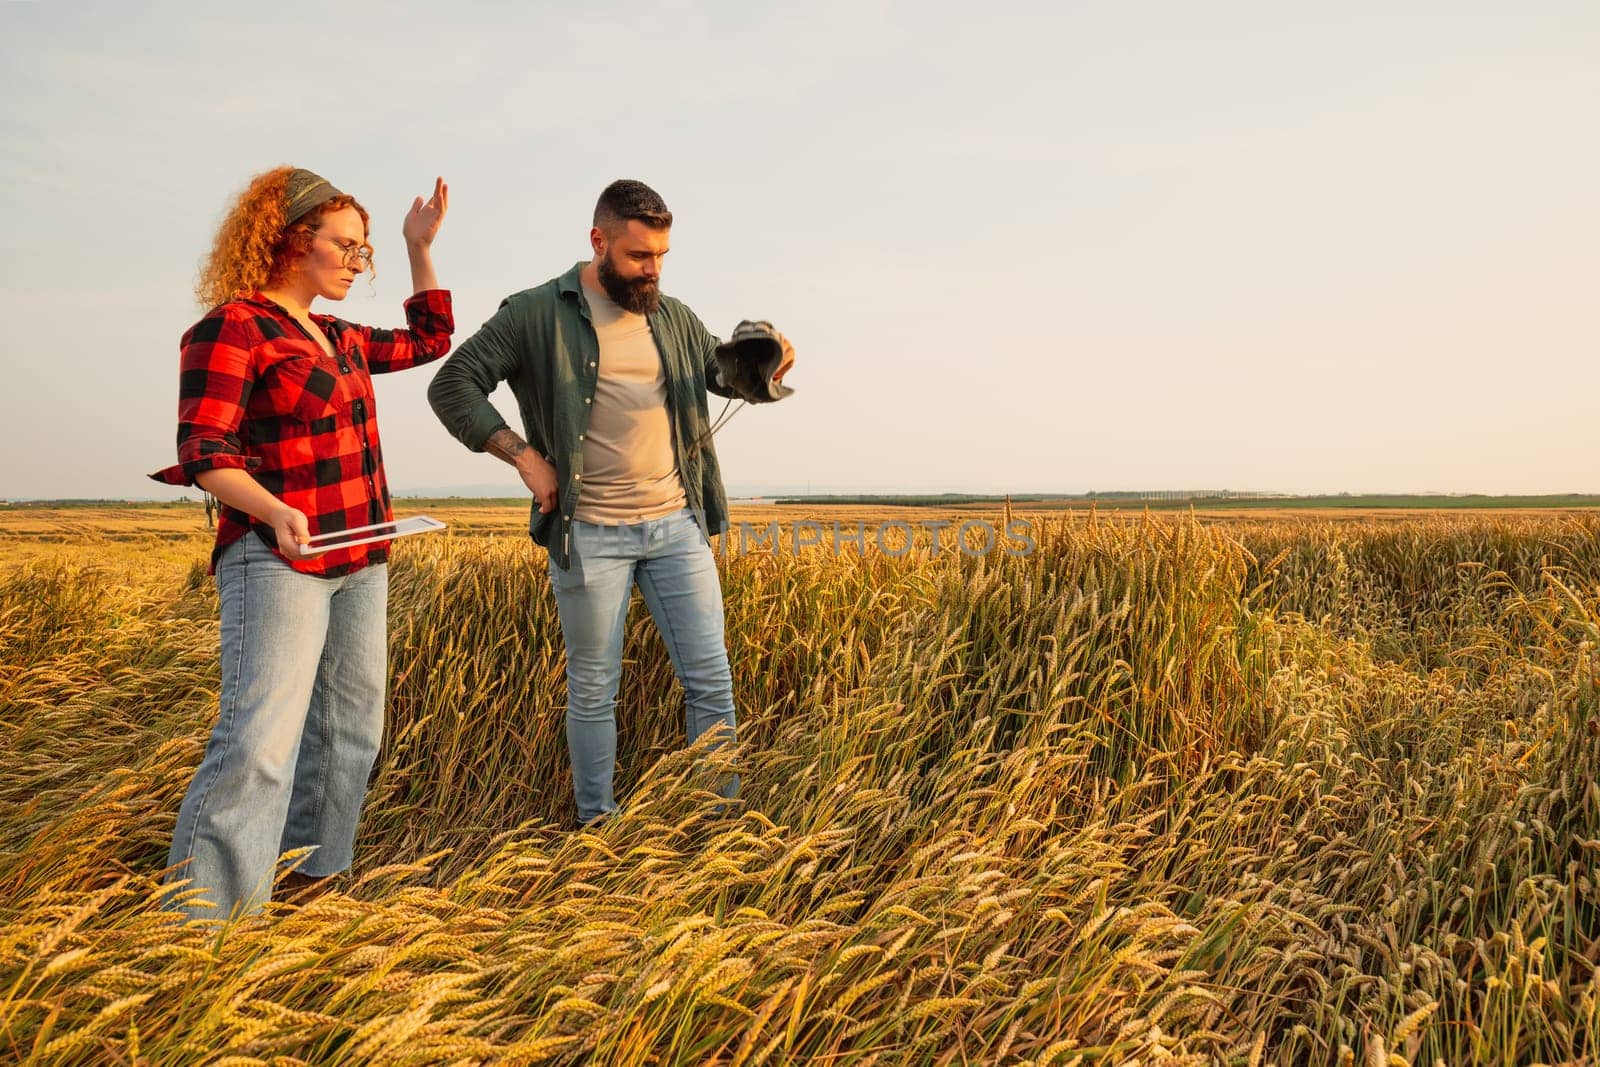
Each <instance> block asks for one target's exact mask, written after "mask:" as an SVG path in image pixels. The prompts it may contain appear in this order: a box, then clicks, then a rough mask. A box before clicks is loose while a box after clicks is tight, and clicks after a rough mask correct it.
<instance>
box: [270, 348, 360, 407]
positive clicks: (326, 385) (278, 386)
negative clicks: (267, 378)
mask: <svg viewBox="0 0 1600 1067" xmlns="http://www.w3.org/2000/svg"><path fill="white" fill-rule="evenodd" d="M326 362H327V361H326V360H324V359H321V358H319V357H317V356H311V355H303V356H302V355H295V356H290V357H288V358H285V359H282V360H279V361H278V362H277V363H276V364H274V365H273V367H272V372H271V373H272V384H271V389H270V393H271V397H272V406H273V409H274V411H275V412H276V413H277V414H280V415H289V416H292V417H293V418H295V419H297V420H299V421H300V422H305V423H316V422H322V421H324V420H327V419H331V418H335V417H336V416H338V415H339V413H340V412H342V411H343V410H344V409H345V408H347V407H349V404H350V401H349V397H348V396H347V395H346V394H345V390H344V388H343V383H342V382H341V381H340V378H341V377H343V376H342V375H340V374H338V373H336V372H335V371H334V370H332V369H330V368H329V367H327V366H325V365H324V364H325V363H326Z"/></svg>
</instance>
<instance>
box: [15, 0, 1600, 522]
mask: <svg viewBox="0 0 1600 1067" xmlns="http://www.w3.org/2000/svg"><path fill="white" fill-rule="evenodd" d="M1597 56H1600V3H1596V2H1594V0H1571V2H1565V3H1563V2H1555V0H1550V2H1538V0H1521V2H1517V3H1511V2H1501V3H1497V4H1484V3H1471V2H1456V0H1451V2H1439V3H1428V4H1421V3H1405V2H1395V3H1388V2H1385V3H1368V2H1342V3H1338V4H1334V3H1315V4H1313V3H1281V2H1249V3H1245V2H1229V3H1162V4H1156V3H1116V4H1110V3H1101V4H1083V3H1049V4H1046V3H1040V4H1007V3H991V4H973V3H970V2H965V3H959V4H953V3H926V2H924V3H904V4H894V3H870V2H867V3H863V2H851V3H847V4H844V3H841V4H831V5H823V4H812V5H804V6H797V7H795V8H792V9H790V10H789V11H787V12H786V13H785V12H780V11H767V10H764V9H762V8H761V7H760V6H758V5H753V4H748V3H740V4H735V3H715V4H711V3H708V4H694V3H657V4H651V5H628V6H627V7H626V9H622V8H619V7H618V6H617V5H579V4H570V3H569V4H545V3H527V4H513V3H484V4H471V3H467V4H463V5H460V6H459V7H450V6H446V5H442V4H437V3H435V4H426V5H410V4H390V3H385V4H363V3H349V4H341V5H326V4H293V3H280V4H273V5H259V4H258V5H252V7H251V8H250V9H249V11H248V12H247V13H229V12H227V11H225V10H223V5H198V4H195V5H176V4H154V3H138V4H128V3H98V4H85V3H74V2H67V0H63V2H51V3H43V2H39V3H32V2H14V0H13V2H5V3H3V4H0V96H3V98H4V99H5V100H6V107H5V112H4V116H3V118H0V191H3V194H4V203H5V213H6V216H7V219H6V223H5V225H4V226H3V227H0V232H3V237H0V240H3V242H4V244H3V246H0V252H3V255H0V322H3V323H4V326H5V329H4V338H3V341H0V366H3V369H4V379H5V383H6V384H5V387H4V389H3V390H0V497H14V498H15V497H45V498H49V497H90V496H93V497H122V496H136V497H155V498H163V499H171V498H175V497H176V496H178V495H180V491H179V490H175V489H169V488H163V487H161V486H158V485H157V484H156V483H154V482H151V481H148V480H147V479H146V478H145V477H144V475H145V474H146V472H149V471H152V470H155V469H157V468H159V467H162V466H164V465H166V464H168V463H171V462H173V459H174V446H173V436H174V431H175V425H176V423H175V419H176V396H177V361H178V347H177V342H178V338H179V336H180V335H181V334H182V332H183V331H184V329H185V328H186V327H187V326H188V325H189V324H190V323H192V322H193V321H194V320H195V319H196V318H198V317H199V315H200V313H201V311H202V310H203V309H201V308H199V307H198V306H197V305H196V304H195V302H194V297H193V280H194V276H195V271H196V266H197V263H198V261H199V258H200V256H201V254H202V253H203V252H204V251H205V249H206V248H207V246H208V245H209V243H210V239H211V235H212V233H213V231H214V228H215V226H216V224H217V222H218V220H219V219H220V217H221V215H222V213H223V211H224V209H225V207H226V205H227V203H228V201H229V199H230V198H231V197H232V196H233V195H234V194H235V193H236V192H237V191H238V190H239V189H240V188H241V187H242V186H243V185H244V183H245V182H246V181H247V180H248V179H249V177H250V176H251V175H253V174H255V173H257V172H259V171H261V170H264V169H267V168H269V167H272V166H276V165H279V164H282V163H291V164H294V165H297V166H303V167H307V168H310V169H312V170H315V171H318V172H319V173H321V174H323V175H325V176H327V177H328V178H329V179H330V180H331V181H333V182H334V183H335V184H336V185H338V186H340V187H342V188H344V189H346V190H347V191H349V192H351V193H353V194H355V195H356V196H357V197H358V198H360V199H361V201H362V202H363V203H364V204H365V205H366V206H367V208H368V209H369V210H370V211H371V212H372V214H373V227H374V229H373V243H374V244H375V245H376V246H377V249H378V269H379V277H378V279H377V281H376V282H375V283H374V284H373V285H372V286H370V287H369V286H368V285H367V283H366V282H365V281H358V283H357V285H356V288H355V289H354V290H353V291H352V294H351V296H350V298H349V299H347V300H346V301H344V302H343V303H342V305H337V306H336V305H331V304H327V303H324V304H322V305H320V306H319V308H318V310H322V311H328V312H332V313H336V314H339V315H341V316H343V317H345V318H349V319H352V320H355V321H359V322H368V323H371V324H374V325H397V324H400V323H401V322H402V321H403V319H402V316H401V311H400V304H401V301H402V300H403V299H404V298H405V297H406V296H407V295H409V292H410V284H409V274H408V271H407V269H406V264H405V253H404V249H403V248H402V246H401V242H400V238H399V231H400V222H401V217H402V214H403V212H404V210H405V209H406V208H407V207H408V206H409V204H410V202H411V198H412V197H413V196H415V195H417V194H426V193H427V191H428V190H429V189H430V188H431V184H432V180H433V176H434V175H435V174H442V175H444V177H445V178H446V180H448V181H449V183H450V187H451V210H450V215H449V217H448V219H447V220H446V221H445V224H444V229H443V232H442V233H441V234H440V237H439V239H438V242H437V244H436V245H435V261H436V263H437V265H438V269H439V274H440V277H441V279H442V282H443V284H444V285H445V286H446V287H448V288H450V289H451V290H452V291H453V292H454V294H455V307H456V317H457V335H456V336H457V340H458V341H459V340H464V339H465V338H466V337H468V336H470V335H471V334H472V332H473V331H474V330H475V329H476V328H477V327H478V326H479V325H480V324H481V323H482V322H483V321H484V320H485V319H486V318H487V317H488V316H489V315H491V314H492V313H493V311H494V309H495V307H496V306H497V305H498V303H499V301H500V299H501V298H502V297H504V296H505V295H507V294H509V293H512V292H515V291H517V290H520V289H524V288H528V287H530V286H534V285H538V284H540V283H542V282H544V281H546V280H548V279H549V278H551V277H553V276H554V275H556V274H559V273H561V272H562V271H564V270H565V269H566V268H568V267H570V266H571V265H572V264H573V263H574V262H576V261H578V260H579V259H585V258H587V257H588V239H587V234H588V227H589V216H590V213H591V211H592V210H593V205H594V199H595V197H596V195H597V194H598V193H599V191H600V189H601V188H603V187H604V186H605V184H606V183H607V182H609V181H610V180H612V179H614V178H619V177H632V178H639V179H642V180H644V181H646V182H648V183H650V184H651V185H652V186H654V187H655V188H656V189H657V190H658V191H659V192H660V193H661V194H662V195H663V196H664V197H665V198H666V200H667V203H668V205H669V206H670V207H671V208H672V210H673V212H674V214H675V216H676V219H677V222H676V225H675V226H674V228H673V233H672V252H671V254H670V255H669V256H668V258H667V261H666V268H665V273H664V276H663V288H664V289H665V291H667V292H669V293H671V294H672V295H674V296H677V297H679V298H680V299H682V300H684V301H685V302H687V303H688V304H689V305H690V306H691V307H692V308H694V309H695V310H696V311H697V312H698V313H699V315H700V316H701V318H703V319H704V320H705V321H706V323H707V324H708V325H709V326H710V327H711V328H712V329H713V330H714V331H716V332H719V333H723V334H726V333H727V332H729V331H731V330H732V328H733V326H734V324H735V323H736V322H738V321H739V320H740V319H742V318H766V319H770V320H772V321H773V322H774V323H776V324H777V325H778V327H779V328H780V329H782V330H783V331H784V332H785V333H787V334H788V335H789V337H790V338H791V339H792V340H793V341H794V343H795V346H796V349H797V352H798V362H797V365H796V368H795V370H794V372H793V373H792V375H791V376H790V378H789V379H788V380H789V383H790V384H791V385H793V386H794V387H795V389H796V393H795V395H794V396H793V397H792V398H790V399H788V400H786V401H784V402H782V403H781V404H777V405H771V406H765V407H750V408H746V409H745V410H744V411H742V412H740V414H739V416H738V417H737V418H736V419H734V421H733V422H732V423H731V425H730V426H729V428H728V429H727V430H725V431H724V432H723V433H722V434H721V435H720V436H719V437H718V440H717V450H718V453H719V455H720V457H721V459H722V463H723V467H724V473H725V476H726V480H727V482H728V484H729V488H730V489H731V490H733V491H734V492H736V493H748V492H754V491H761V490H768V491H782V490H794V489H804V488H807V487H810V488H812V489H813V490H817V491H822V490H830V491H832V490H862V491H867V490H872V491H940V490H948V491H981V492H1005V491H1010V492H1019V493H1020V492H1064V493H1066V492H1081V491H1084V490H1086V489H1100V490H1108V489H1191V488H1230V489H1236V490H1252V489H1254V490H1280V491H1338V490H1349V491H1367V492H1383V491H1396V492H1405V491H1429V490H1431V491H1446V492H1464V491H1482V492H1496V493H1503V492H1562V491H1574V492H1581V491H1587V492H1600V448H1597V444H1600V431H1597V418H1596V412H1597V405H1600V366H1597V356H1600V63H1597V62H1596V57H1597ZM432 375H433V368H421V369H418V370H414V371H410V372H406V373H403V374H398V375H391V376H382V377H379V378H378V379H377V389H378V397H379V405H380V416H379V418H380V424H381V431H382V436H383V442H384V452H385V457H386V463H387V466H388V473H389V480H390V482H391V484H392V486H393V487H394V489H395V490H396V491H397V492H400V493H404V492H407V491H411V490H418V489H442V488H445V487H450V486H461V485H472V486H482V485H495V484H498V485H501V486H503V492H504V494H505V495H512V494H515V493H518V492H521V486H520V483H519V482H518V481H517V480H516V478H515V476H514V473H513V472H512V471H511V469H510V468H509V467H506V466H504V465H502V464H500V463H499V462H498V461H496V460H493V459H490V458H488V457H486V456H481V455H474V454H472V453H469V452H467V451H466V450H465V449H464V448H462V447H461V446H460V445H459V444H458V443H457V442H456V441H455V440H454V439H453V438H451V437H449V435H448V434H446V433H445V431H444V429H443V428H442V427H441V426H439V424H438V423H437V421H436V420H435V419H434V417H433V415H432V412H431V411H430V410H429V409H428V405H427V400H426V396H425V393H426V389H427V385H428V382H429V380H430V379H431V378H432ZM496 401H497V403H498V404H499V406H500V408H501V410H502V411H504V412H506V413H507V414H508V415H510V416H512V424H513V426H518V423H517V422H516V420H515V407H514V406H513V404H512V403H511V401H510V398H509V393H508V392H505V391H502V392H501V393H499V394H497V396H496ZM720 406H721V402H720V400H717V399H716V398H713V408H712V413H713V415H715V414H716V412H717V410H718V408H720ZM518 428H519V429H520V426H518Z"/></svg>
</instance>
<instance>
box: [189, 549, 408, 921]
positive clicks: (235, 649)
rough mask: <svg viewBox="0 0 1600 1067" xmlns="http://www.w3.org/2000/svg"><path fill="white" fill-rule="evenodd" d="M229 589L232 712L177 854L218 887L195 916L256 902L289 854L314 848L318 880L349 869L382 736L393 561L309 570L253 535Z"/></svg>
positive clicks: (227, 709)
mask: <svg viewBox="0 0 1600 1067" xmlns="http://www.w3.org/2000/svg"><path fill="white" fill-rule="evenodd" d="M217 593H218V595H219V597H220V599H221V602H222V693H221V700H220V701H219V704H220V714H219V716H218V718H217V725H216V728H215V729H214V730H212V731H211V739H210V740H209V741H207V742H206V752H205V756H204V757H203V758H202V759H201V761H200V768H199V769H198V770H197V771H196V772H195V776H194V781H193V782H191V783H190V785H189V791H188V793H187V794H186V795H185V796H184V798H183V805H182V807H181V808H179V810H178V825H177V829H176V830H175V831H174V833H173V836H172V852H171V855H170V856H169V857H168V860H167V862H168V865H169V866H170V865H176V864H180V863H181V864H184V866H182V867H180V868H178V869H177V870H175V871H174V872H173V875H172V877H174V878H188V879H189V880H190V886H191V888H193V887H204V888H205V889H206V890H207V892H206V893H205V894H203V895H202V896H201V897H200V898H199V899H197V900H195V901H193V902H191V903H188V904H185V905H184V910H185V911H186V912H187V913H188V916H189V918H191V919H200V918H219V919H220V918H228V917H229V916H231V915H234V914H243V913H248V912H252V911H255V910H257V909H258V908H259V907H260V906H261V904H262V903H263V902H264V901H266V900H267V899H268V897H269V896H270V894H271V891H272V881H273V877H274V875H275V874H276V871H277V861H278V857H279V855H280V854H281V853H283V852H286V851H288V850H290V849H297V848H304V847H306V846H315V849H316V851H314V852H312V853H311V854H310V856H308V857H307V858H306V859H305V861H304V862H303V863H302V864H301V865H300V867H299V868H298V869H299V870H300V871H301V872H302V873H304V874H307V875H311V876H314V877H320V876H324V875H330V874H336V873H337V872H339V871H342V870H344V869H345V868H347V867H349V866H350V861H351V858H352V852H353V846H354V842H355V835H356V823H357V821H358V819H359V817H360V814H361V802H362V800H363V798H364V797H365V795H366V790H367V777H368V775H369V774H371V772H372V764H373V761H374V760H375V759H376V758H377V754H378V742H379V740H380V739H381V737H382V735H383V703H384V691H385V688H386V684H387V680H386V672H387V669H388V661H387V650H386V626H387V619H386V611H387V607H388V597H389V575H388V568H387V566H385V565H383V564H378V565H375V566H369V567H365V568H362V569H361V570H359V571H356V572H355V573H353V574H348V575H345V576H344V577H342V578H332V579H329V578H318V577H314V576H312V575H308V574H301V573H299V572H298V571H296V570H294V569H293V568H292V567H290V566H289V565H288V564H287V563H284V562H283V561H282V560H281V559H279V558H278V557H277V556H275V555H273V553H272V552H271V550H270V549H268V548H267V547H266V546H265V545H263V544H262V543H261V542H260V540H258V539H257V538H256V536H255V535H254V534H253V533H252V534H246V535H245V536H244V537H243V538H241V539H240V540H238V541H236V542H234V543H233V544H231V545H229V546H228V547H227V548H226V549H225V550H224V551H223V553H222V556H221V558H220V559H219V560H218V561H217Z"/></svg>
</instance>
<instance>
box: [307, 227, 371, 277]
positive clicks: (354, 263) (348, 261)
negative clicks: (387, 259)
mask: <svg viewBox="0 0 1600 1067" xmlns="http://www.w3.org/2000/svg"><path fill="white" fill-rule="evenodd" d="M311 236H313V237H322V238H325V239H326V240H327V241H328V242H329V243H330V244H332V245H333V247H335V248H337V249H338V250H339V251H340V252H341V253H343V255H344V265H345V266H347V267H349V268H350V269H351V270H356V271H360V270H365V269H366V268H368V267H370V266H372V248H371V246H369V245H358V244H352V243H351V242H349V241H341V240H339V239H338V238H337V237H329V236H328V235H327V234H325V233H318V232H316V231H312V233H311Z"/></svg>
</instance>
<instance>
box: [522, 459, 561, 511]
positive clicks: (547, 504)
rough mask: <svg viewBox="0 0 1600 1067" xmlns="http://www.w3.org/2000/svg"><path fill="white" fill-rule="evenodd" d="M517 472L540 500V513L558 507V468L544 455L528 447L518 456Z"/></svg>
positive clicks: (536, 498) (524, 483) (534, 496)
mask: <svg viewBox="0 0 1600 1067" xmlns="http://www.w3.org/2000/svg"><path fill="white" fill-rule="evenodd" d="M517 473H518V474H520V475H522V484H523V485H525V486H527V487H528V491H529V492H530V493H532V494H533V498H534V499H535V500H537V501H538V502H539V514H541V515H547V514H549V513H550V512H552V511H554V510H555V509H556V469H555V468H554V467H552V466H551V465H550V464H549V463H547V462H546V461H545V458H544V457H543V456H541V455H539V453H537V452H535V451H534V450H533V449H531V448H530V449H528V450H527V451H526V452H524V453H522V455H520V456H518V457H517Z"/></svg>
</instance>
